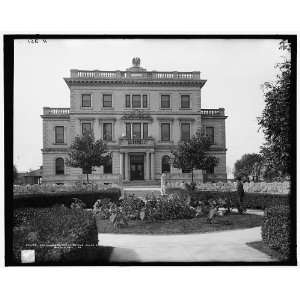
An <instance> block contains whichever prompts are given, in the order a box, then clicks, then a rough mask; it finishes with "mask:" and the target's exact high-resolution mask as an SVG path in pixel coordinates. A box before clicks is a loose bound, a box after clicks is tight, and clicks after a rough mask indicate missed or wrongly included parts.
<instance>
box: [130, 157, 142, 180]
mask: <svg viewBox="0 0 300 300" xmlns="http://www.w3.org/2000/svg"><path fill="white" fill-rule="evenodd" d="M130 180H144V155H143V154H137V155H130Z"/></svg>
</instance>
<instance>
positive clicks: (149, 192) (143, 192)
mask: <svg viewBox="0 0 300 300" xmlns="http://www.w3.org/2000/svg"><path fill="white" fill-rule="evenodd" d="M124 194H125V195H130V194H134V195H135V196H136V197H143V198H145V197H146V195H152V194H154V195H155V196H159V195H160V189H158V188H156V189H151V188H149V189H148V188H147V189H124Z"/></svg>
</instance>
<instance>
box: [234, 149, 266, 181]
mask: <svg viewBox="0 0 300 300" xmlns="http://www.w3.org/2000/svg"><path fill="white" fill-rule="evenodd" d="M262 166H263V157H262V155H260V154H257V153H251V154H250V153H247V154H244V155H243V156H242V157H241V159H239V160H237V161H236V162H235V164H234V177H235V178H237V177H241V178H249V176H254V177H259V176H260V175H261V170H262Z"/></svg>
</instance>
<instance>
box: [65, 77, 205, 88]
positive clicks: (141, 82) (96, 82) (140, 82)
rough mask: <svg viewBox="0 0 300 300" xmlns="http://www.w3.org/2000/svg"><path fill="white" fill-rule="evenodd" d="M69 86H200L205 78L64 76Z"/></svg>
mask: <svg viewBox="0 0 300 300" xmlns="http://www.w3.org/2000/svg"><path fill="white" fill-rule="evenodd" d="M64 80H65V82H66V83H67V85H68V86H69V87H71V86H74V85H75V86H78V85H81V86H84V85H85V86H86V85H90V86H103V85H104V86H105V85H111V86H120V85H121V86H129V85H130V86H160V87H162V86H188V87H191V86H192V87H200V88H202V87H203V85H204V84H205V82H206V80H203V79H200V80H196V79H191V80H180V79H178V80H175V79H172V80H156V79H148V80H147V79H146V80H145V79H138V78H134V79H132V78H128V79H127V78H126V79H93V78H91V79H89V78H64Z"/></svg>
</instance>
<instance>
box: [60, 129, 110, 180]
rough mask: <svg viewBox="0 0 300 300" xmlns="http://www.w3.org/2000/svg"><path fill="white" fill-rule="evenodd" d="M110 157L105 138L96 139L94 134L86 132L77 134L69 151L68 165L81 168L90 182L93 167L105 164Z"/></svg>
mask: <svg viewBox="0 0 300 300" xmlns="http://www.w3.org/2000/svg"><path fill="white" fill-rule="evenodd" d="M109 159H110V153H109V152H107V150H106V144H105V143H104V142H103V140H101V139H99V140H97V141H95V138H94V136H93V135H92V134H90V133H86V134H84V135H83V136H76V137H75V139H74V141H73V143H72V145H71V147H70V149H69V152H68V158H67V159H66V165H68V166H70V167H73V168H81V169H82V171H83V174H86V179H87V182H89V174H91V173H92V170H93V167H100V166H103V165H105V164H106V163H107V162H108V160H109Z"/></svg>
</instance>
